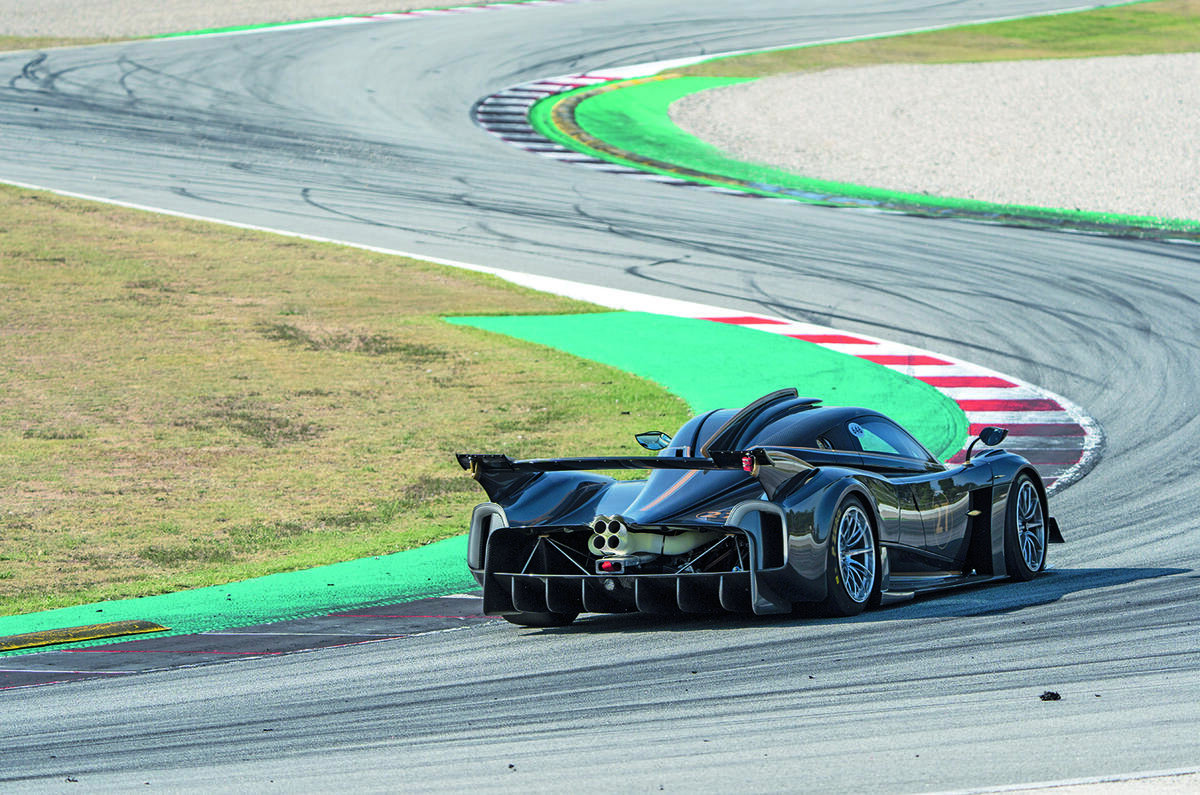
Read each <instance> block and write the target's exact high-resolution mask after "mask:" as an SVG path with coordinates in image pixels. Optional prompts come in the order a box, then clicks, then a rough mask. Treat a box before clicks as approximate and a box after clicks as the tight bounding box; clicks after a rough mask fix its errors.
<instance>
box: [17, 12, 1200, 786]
mask: <svg viewBox="0 0 1200 795" xmlns="http://www.w3.org/2000/svg"><path fill="white" fill-rule="evenodd" d="M1001 5H1002V8H1000V9H998V8H997V7H996V5H995V4H988V7H987V9H986V12H987V15H989V16H995V15H996V14H997V13H1005V14H1011V13H1021V12H1023V11H1027V10H1042V9H1046V8H1050V7H1053V6H1054V5H1055V4H1054V3H1050V2H1033V1H1032V0H1030V1H1029V2H1005V3H1002V4H1001ZM972 15H979V16H982V13H980V11H979V9H978V4H971V3H954V2H951V3H925V2H913V1H912V0H909V1H908V2H903V1H902V2H886V3H885V2H856V3H851V4H845V3H836V4H834V3H805V4H798V3H794V2H791V1H790V0H761V2H756V3H752V4H751V3H744V4H740V5H738V6H736V7H733V6H732V5H731V4H729V3H727V2H717V0H690V2H688V3H686V4H680V3H678V2H668V0H608V1H607V2H604V3H591V4H588V3H584V4H578V5H561V6H548V7H545V8H543V9H531V10H528V11H526V12H524V13H519V14H518V13H511V14H483V13H479V14H471V15H461V16H445V17H438V18H429V19H424V20H420V21H415V22H405V23H396V24H392V23H387V22H381V23H378V24H373V25H347V26H339V27H333V28H324V29H310V30H296V31H283V32H276V33H263V34H248V35H242V36H237V37H208V38H201V39H189V40H181V41H172V42H155V41H151V42H137V43H130V44H125V45H119V46H109V47H100V48H88V49H80V50H60V51H53V52H46V53H12V54H7V55H4V56H0V72H2V73H3V75H4V79H3V80H2V81H0V150H2V151H3V152H4V155H3V159H2V163H0V178H3V179H6V180H11V181H17V182H23V183H27V184H32V185H42V186H47V187H53V188H57V189H60V190H67V191H75V192H78V193H84V194H90V195H97V196H102V197H105V198H108V199H114V200H119V201H125V202H130V203H136V204H142V205H148V206H155V207H162V208H164V209H168V210H172V211H176V212H184V213H192V214H195V215H201V216H208V217H214V218H219V219H224V220H229V221H236V222H239V223H247V224H255V225H259V226H264V227H270V228H277V229H283V230H291V231H295V232H303V233H307V234H311V235H319V236H322V237H327V238H334V239H342V240H349V241H353V242H355V243H359V244H364V245H375V246H380V247H386V248H392V249H399V250H405V251H412V252H415V253H421V254H425V255H427V256H433V257H440V258H444V259H454V260H459V261H466V262H474V263H479V264H483V265H488V266H491V267H496V268H507V269H512V270H522V271H525V272H528V273H531V274H539V275H545V276H558V277H561V278H566V279H571V280H574V281H580V282H584V283H591V284H598V285H606V286H611V287H617V288H622V289H628V290H632V291H636V292H642V293H653V294H658V295H663V296H666V297H671V298H678V299H682V300H688V301H694V302H698V303H708V304H714V305H719V306H728V307H730V308H732V309H733V310H734V311H736V312H741V313H746V314H761V315H768V316H772V317H779V318H783V319H787V320H789V321H796V322H801V323H813V324H817V325H825V326H834V327H837V328H841V329H844V330H845V331H846V332H847V333H850V334H856V333H857V334H865V335H870V336H873V337H878V338H883V339H892V340H897V341H899V342H902V343H905V344H909V345H913V346H916V347H920V348H924V349H928V350H936V351H940V352H944V353H945V354H946V355H949V356H953V357H955V358H959V359H964V360H968V361H974V362H978V363H980V364H981V365H983V366H986V367H989V368H991V369H994V370H997V371H1000V372H1005V373H1011V374H1012V375H1014V376H1016V377H1017V378H1019V379H1021V380H1023V381H1027V382H1029V383H1034V384H1040V385H1043V386H1044V387H1046V388H1048V389H1050V390H1051V391H1053V392H1055V393H1057V394H1060V395H1064V396H1066V397H1067V398H1069V399H1070V400H1071V401H1073V402H1074V403H1076V404H1079V405H1081V406H1086V407H1087V408H1088V410H1089V412H1090V413H1092V414H1093V415H1094V416H1095V417H1096V418H1097V419H1098V420H1099V422H1100V423H1101V424H1102V425H1103V426H1104V428H1105V430H1106V434H1107V446H1106V448H1105V451H1104V456H1103V458H1102V460H1101V461H1100V462H1099V463H1098V465H1097V466H1096V467H1095V469H1094V470H1093V471H1092V472H1091V473H1090V474H1089V475H1088V477H1086V478H1084V479H1083V480H1082V481H1080V482H1078V483H1076V484H1074V485H1073V486H1071V487H1070V488H1068V489H1066V490H1064V491H1062V492H1061V493H1060V494H1058V495H1057V496H1056V498H1055V499H1054V502H1053V504H1052V510H1053V511H1054V513H1055V514H1056V515H1057V516H1058V518H1059V519H1060V521H1061V523H1062V525H1063V530H1064V534H1065V535H1066V536H1067V538H1068V543H1067V544H1066V545H1063V546H1056V547H1055V548H1054V549H1053V550H1052V551H1053V553H1054V555H1055V557H1054V558H1053V560H1052V565H1053V566H1054V567H1055V568H1054V570H1053V571H1051V572H1049V573H1048V574H1047V575H1046V576H1044V577H1041V578H1039V579H1037V580H1035V581H1034V582H1033V583H1031V584H1028V585H1017V584H1013V585H999V586H995V587H985V588H979V589H972V590H966V591H962V592H957V593H953V594H949V595H946V596H941V597H936V598H930V599H923V600H919V601H917V602H914V603H912V604H908V605H904V606H899V607H895V608H889V609H886V610H881V611H876V612H874V613H871V614H868V615H866V616H864V617H861V618H858V619H851V620H840V621H820V620H809V619H806V618H804V617H788V618H783V619H779V620H767V621H762V620H754V621H741V620H737V619H720V620H692V619H685V620H675V619H670V620H662V619H656V618H653V617H649V616H614V617H604V616H600V617H589V618H585V619H583V620H581V621H579V622H578V623H577V624H576V625H575V626H573V627H571V628H568V629H564V630H547V631H541V632H538V631H523V630H517V629H515V628H512V627H508V626H501V625H499V624H498V623H494V622H487V623H484V624H481V625H479V626H476V627H472V628H470V629H465V630H462V631H458V632H451V633H442V634H436V635H423V636H420V637H415V638H410V639H408V640H406V641H404V642H403V643H400V642H394V641H384V642H380V643H375V644H370V645H367V646H359V647H354V648H344V649H331V650H326V651H319V652H312V653H308V654H297V655H284V656H279V657H272V658H269V659H262V660H255V661H253V662H247V663H242V664H226V665H214V666H200V667H196V668H191V669H184V670H175V671H169V672H161V673H152V674H145V675H138V676H129V677H122V678H116V679H112V680H107V679H106V680H101V681H86V682H77V683H71V684H66V685H60V686H55V687H49V688H31V689H25V690H15V691H8V692H7V693H6V694H5V696H4V699H5V716H6V719H5V721H4V723H3V727H2V728H0V735H2V740H3V741H2V742H0V781H4V782H6V783H15V782H18V781H19V782H21V784H22V787H23V788H24V789H30V790H36V789H38V788H39V787H40V788H41V789H47V790H48V789H59V788H61V787H62V786H63V785H64V784H63V782H64V779H66V778H68V777H70V778H73V779H77V780H78V781H79V782H80V783H83V784H85V785H91V786H92V787H94V788H100V787H116V786H123V787H126V788H134V787H137V788H139V789H140V788H142V787H143V786H144V783H145V782H146V781H150V782H151V784H152V785H155V784H158V785H163V786H171V787H175V788H180V789H186V788H202V787H209V788H212V787H228V786H229V782H230V781H231V780H237V781H238V782H239V784H240V785H241V786H246V787H254V786H256V785H257V786H267V785H269V783H270V782H272V781H274V782H276V783H292V784H295V785H298V786H303V785H305V784H307V785H308V786H310V787H315V786H319V785H320V784H322V783H323V784H325V785H326V786H327V785H328V782H330V781H332V780H335V777H336V780H338V781H340V782H345V783H346V785H347V786H354V787H355V788H358V789H370V788H376V789H395V788H397V787H407V788H413V789H417V788H419V789H429V790H435V789H439V788H441V789H455V790H461V789H465V788H468V787H470V786H474V785H486V786H488V787H490V788H510V789H523V790H531V789H532V790H537V789H542V790H550V789H556V790H561V789H564V788H570V787H575V788H589V789H597V788H600V787H604V788H612V787H624V788H645V789H656V788H657V787H658V786H660V785H661V786H662V787H663V788H664V789H666V788H670V787H685V786H686V787H690V788H702V789H734V788H738V789H752V790H777V789H781V788H783V789H789V788H797V787H801V786H803V787H806V788H816V787H820V786H831V787H837V788H839V789H842V790H862V791H871V790H875V791H882V790H886V791H904V790H928V789H951V788H969V787H978V786H986V785H1001V784H1018V783H1022V782H1029V781H1045V780H1053V779H1063V778H1077V777H1089V776H1097V775H1126V774H1130V773H1136V772H1137V771H1160V770H1169V769H1178V768H1188V769H1194V768H1195V765H1196V762H1195V760H1196V759H1197V758H1200V740H1198V739H1197V735H1196V732H1195V726H1196V725H1200V670H1198V666H1197V664H1196V661H1197V659H1200V640H1198V633H1197V632H1196V627H1197V625H1198V624H1200V578H1197V576H1196V572H1195V568H1194V567H1195V564H1194V561H1195V552H1194V548H1195V543H1196V538H1197V534H1200V520H1197V519H1196V517H1195V512H1194V511H1193V510H1192V503H1193V501H1194V499H1195V482H1196V481H1195V474H1194V471H1193V467H1192V465H1191V463H1190V462H1191V459H1192V458H1193V447H1194V444H1193V442H1194V438H1195V432H1196V430H1197V427H1198V426H1197V420H1196V416H1197V399H1196V395H1197V394H1200V377H1198V373H1197V368H1196V366H1195V361H1196V353H1197V351H1196V347H1197V346H1196V340H1197V339H1200V287H1198V286H1197V282H1196V279H1195V273H1196V272H1197V268H1198V267H1200V249H1197V248H1196V247H1193V246H1180V245H1168V244H1162V243H1149V242H1136V241H1127V240H1115V239H1107V238H1100V237H1089V236H1081V235H1061V234H1053V233H1045V232H1035V231H1029V230H1018V229H1009V228H1005V227H998V226H991V225H982V224H974V223H968V222H961V221H937V220H929V219H914V218H906V217H900V216H890V215H882V214H874V213H865V212H858V211H847V210H835V209H829V208H821V207H797V206H792V205H788V204H783V203H780V202H748V201H738V200H734V199H732V198H730V197H727V196H722V195H717V194H712V193H705V192H701V191H679V190H674V189H671V188H669V187H665V186H663V185H658V184H655V183H653V182H649V181H635V180H629V179H619V178H615V177H613V176H612V175H608V174H604V173H598V172H594V171H592V170H589V169H583V168H567V167H565V166H564V165H562V164H560V163H556V162H552V161H549V160H546V159H544V158H536V157H530V156H529V155H528V154H527V153H525V152H521V151H518V150H516V149H514V148H512V147H509V146H506V145H504V144H502V143H500V142H499V141H496V140H495V139H494V138H492V137H491V136H488V135H485V134H482V133H481V132H480V131H479V129H478V128H477V127H476V126H475V124H474V121H473V120H472V118H471V116H470V114H469V109H470V108H471V106H472V104H473V103H474V102H475V101H476V100H477V99H478V98H479V97H483V96H487V95H489V94H492V93H494V92H496V91H499V90H501V89H502V88H503V87H505V86H511V85H516V84H519V83H521V82H525V81H530V80H535V79H538V78H539V77H540V76H543V75H548V74H570V73H583V72H588V73H591V72H598V73H604V71H605V70H607V69H611V68H615V67H617V66H619V65H621V64H628V63H641V62H646V61H652V60H660V59H668V58H675V57H683V56H690V55H696V54H699V53H702V52H717V51H727V50H734V49H747V48H753V47H763V46H770V45H773V44H779V45H782V44H786V43H790V42H795V41H802V40H816V39H828V38H837V37H841V36H850V35H863V34H869V33H878V32H886V31H890V30H896V29H901V28H913V27H922V26H927V25H932V24H940V23H946V22H949V21H954V20H956V19H968V18H970V17H971V16H972ZM1048 690H1052V691H1055V692H1058V693H1060V694H1061V696H1062V697H1061V700H1058V701H1041V700H1040V699H1039V695H1040V694H1041V693H1043V692H1045V691H1048Z"/></svg>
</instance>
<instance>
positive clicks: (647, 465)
mask: <svg viewBox="0 0 1200 795" xmlns="http://www.w3.org/2000/svg"><path fill="white" fill-rule="evenodd" d="M748 455H752V453H740V452H717V453H710V454H709V455H708V456H707V457H703V458H701V457H697V456H653V455H629V456H601V457H597V458H535V459H530V460H526V461H514V460H513V459H511V458H509V457H508V456H506V455H493V454H490V453H459V454H458V455H457V456H455V457H456V458H457V459H458V464H459V466H461V467H462V468H463V469H466V470H469V471H470V472H471V473H472V474H474V473H476V472H489V471H492V472H580V471H590V470H598V469H746V464H745V462H744V461H743V459H744V458H745V457H746V456H748ZM746 471H749V470H746Z"/></svg>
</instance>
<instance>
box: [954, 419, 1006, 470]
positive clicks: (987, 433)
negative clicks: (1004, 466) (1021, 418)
mask: <svg viewBox="0 0 1200 795" xmlns="http://www.w3.org/2000/svg"><path fill="white" fill-rule="evenodd" d="M1007 438H1008V428H997V427H996V426H994V425H989V426H987V427H986V428H984V429H983V430H982V431H980V432H979V435H978V436H976V437H975V438H974V439H973V440H971V443H970V444H969V445H967V461H970V460H971V450H973V449H974V448H975V445H976V443H978V442H983V443H984V444H985V445H987V446H988V447H995V446H996V445H998V444H1000V443H1001V442H1003V441H1004V440H1005V439H1007ZM963 463H966V462H965V461H964V462H963Z"/></svg>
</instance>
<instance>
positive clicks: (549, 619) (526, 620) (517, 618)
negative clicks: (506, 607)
mask: <svg viewBox="0 0 1200 795" xmlns="http://www.w3.org/2000/svg"><path fill="white" fill-rule="evenodd" d="M578 616H579V614H578V613H509V614H505V615H503V616H501V618H503V619H504V620H505V621H507V622H509V623H510V624H516V625H517V626H518V627H565V626H566V625H567V624H570V623H571V622H572V621H574V620H575V619H576V618H577V617H578Z"/></svg>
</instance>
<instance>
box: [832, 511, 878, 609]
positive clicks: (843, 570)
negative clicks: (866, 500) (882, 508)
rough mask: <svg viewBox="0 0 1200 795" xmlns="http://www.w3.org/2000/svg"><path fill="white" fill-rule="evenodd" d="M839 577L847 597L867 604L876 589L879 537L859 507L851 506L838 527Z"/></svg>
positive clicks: (843, 514) (844, 513)
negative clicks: (876, 557) (872, 530)
mask: <svg viewBox="0 0 1200 795" xmlns="http://www.w3.org/2000/svg"><path fill="white" fill-rule="evenodd" d="M837 547H838V573H839V574H841V575H842V583H843V584H844V585H845V588H846V595H847V596H849V597H850V598H851V599H852V600H854V601H855V602H858V603H860V604H861V603H862V602H865V601H867V599H868V598H870V596H871V589H872V588H874V587H875V536H874V534H873V533H872V532H871V520H870V519H868V518H867V515H866V514H865V513H864V512H863V510H862V509H861V508H859V507H858V506H857V505H850V506H847V508H846V510H845V512H843V513H842V520H841V522H839V523H838V533H837Z"/></svg>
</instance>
